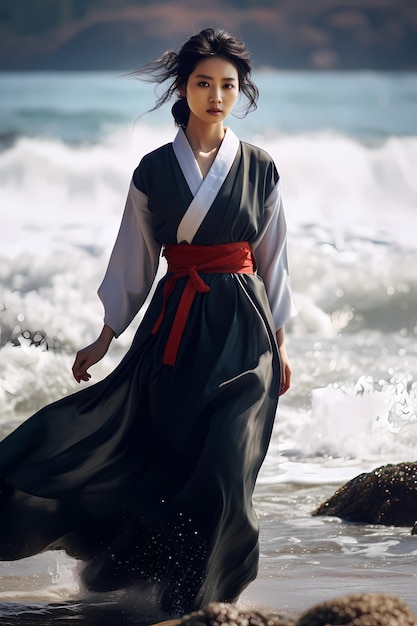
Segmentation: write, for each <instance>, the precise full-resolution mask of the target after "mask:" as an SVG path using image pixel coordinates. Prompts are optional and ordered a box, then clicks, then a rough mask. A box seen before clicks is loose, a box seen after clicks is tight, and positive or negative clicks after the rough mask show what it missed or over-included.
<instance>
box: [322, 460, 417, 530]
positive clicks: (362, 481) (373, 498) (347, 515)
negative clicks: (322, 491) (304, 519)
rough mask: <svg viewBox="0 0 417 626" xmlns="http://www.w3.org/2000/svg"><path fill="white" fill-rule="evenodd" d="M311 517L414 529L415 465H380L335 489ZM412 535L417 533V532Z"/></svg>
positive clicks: (416, 502)
mask: <svg viewBox="0 0 417 626" xmlns="http://www.w3.org/2000/svg"><path fill="white" fill-rule="evenodd" d="M312 515H334V516H336V517H341V518H342V519H345V520H347V521H350V522H364V523H369V524H385V525H387V526H389V525H393V526H410V527H413V526H414V523H415V522H416V520H417V463H414V462H409V463H398V464H397V465H383V466H382V467H378V468H377V469H375V470H373V471H372V472H369V473H365V474H360V475H359V476H356V477H355V478H353V479H352V480H350V481H349V482H348V483H346V484H345V485H343V487H341V488H340V489H338V490H337V491H336V492H335V493H334V494H333V495H332V496H331V498H329V499H328V500H326V502H323V503H322V504H321V505H320V506H319V507H318V508H317V509H316V510H315V511H313V513H312ZM414 532H415V533H417V529H416V530H415V531H414Z"/></svg>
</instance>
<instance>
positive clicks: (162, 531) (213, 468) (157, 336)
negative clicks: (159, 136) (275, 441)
mask: <svg viewBox="0 0 417 626" xmlns="http://www.w3.org/2000/svg"><path fill="white" fill-rule="evenodd" d="M240 241H246V242H249V243H250V246H251V248H252V250H253V254H254V256H255V258H256V263H257V271H256V272H255V273H253V274H249V273H248V274H246V273H242V274H239V273H236V274H234V273H207V274H205V275H202V278H203V280H204V282H205V284H206V285H207V286H208V288H209V291H206V292H205V293H197V294H196V296H195V299H194V301H193V303H192V306H191V308H190V312H189V315H188V318H187V321H186V324H185V328H184V332H183V335H182V338H181V342H180V345H179V347H178V353H177V357H176V361H175V365H167V364H165V363H164V362H163V354H164V347H165V344H166V342H167V337H168V334H169V329H170V327H171V326H172V322H173V319H174V316H175V312H176V309H177V307H178V303H179V300H180V298H181V293H182V291H183V290H184V285H185V283H186V281H187V277H182V278H178V280H177V281H176V282H175V286H174V289H173V291H172V293H171V295H170V297H169V299H168V300H167V301H166V302H165V303H164V296H163V288H164V284H165V282H166V280H167V279H168V278H169V273H168V274H167V275H166V276H165V277H163V278H162V279H161V280H160V282H159V284H158V285H157V287H156V290H155V292H154V295H153V297H152V299H151V301H150V304H149V306H148V307H147V310H146V312H145V315H144V317H143V320H142V322H141V323H140V325H139V328H138V330H137V333H136V335H135V337H134V340H133V342H132V345H131V347H130V349H129V351H128V352H127V353H126V355H125V357H124V358H123V359H122V361H121V362H120V364H119V365H118V366H117V367H116V369H115V370H114V371H113V372H112V373H111V374H110V375H109V376H107V377H106V378H105V379H104V380H102V381H100V382H98V383H96V384H95V385H92V386H90V387H87V388H85V389H83V390H81V391H79V392H77V393H75V394H72V395H70V396H68V397H66V398H63V399H62V400H59V401H58V402H55V403H53V404H51V405H48V406H46V407H44V408H43V409H41V410H40V411H39V412H38V413H36V414H35V415H34V416H32V417H31V418H30V419H29V420H27V421H26V422H24V423H23V424H22V425H21V426H20V427H19V428H17V429H16V430H15V431H14V432H13V433H12V434H10V435H9V436H8V437H7V438H6V439H5V440H4V441H3V442H2V443H1V444H0V477H1V483H0V486H1V493H0V503H1V512H2V514H1V516H0V558H1V559H3V560H12V559H19V558H22V557H26V556H29V555H32V554H35V553H38V552H41V551H45V550H51V549H64V550H66V552H67V553H68V554H70V555H73V556H75V557H77V558H79V559H82V560H83V561H85V567H84V570H83V572H82V580H83V582H84V584H85V586H86V587H87V588H88V589H90V590H93V591H100V592H103V591H110V590H115V589H120V588H124V587H127V586H129V585H134V584H139V585H140V586H141V589H145V588H148V587H152V589H153V590H154V593H155V594H156V598H157V600H156V601H157V605H158V607H159V608H160V609H161V610H162V611H164V612H165V613H167V614H169V615H178V614H181V613H183V612H186V611H190V610H194V609H197V608H200V607H202V606H204V605H205V604H207V603H208V602H210V601H226V602H228V601H235V600H236V599H237V597H238V596H239V594H240V593H241V591H242V590H243V589H244V588H245V587H246V586H247V585H248V584H249V582H250V581H252V580H253V579H254V578H255V577H256V573H257V567H258V552H259V545H258V532H259V529H258V521H257V517H256V514H255V512H254V510H253V506H252V494H253V489H254V485H255V480H256V477H257V474H258V472H259V469H260V467H261V464H262V462H263V460H264V457H265V454H266V451H267V448H268V444H269V440H270V436H271V431H272V427H273V423H274V418H275V412H276V408H277V402H278V395H279V389H280V361H279V354H278V350H277V345H276V340H275V330H276V329H277V328H280V327H281V326H283V325H284V324H285V323H286V321H287V320H288V319H289V318H290V317H291V316H292V315H293V314H294V305H293V299H292V295H291V288H290V284H289V278H288V265H287V254H286V226H285V218H284V214H283V209H282V201H281V193H280V180H279V175H278V173H277V170H276V167H275V165H274V163H273V161H272V159H271V157H270V156H269V155H268V154H267V153H265V152H264V151H262V150H260V149H258V148H256V147H254V146H252V145H249V144H247V143H245V142H241V141H239V140H238V139H237V137H236V136H235V135H234V133H233V132H232V131H231V130H230V128H229V129H227V132H226V135H225V138H224V140H223V142H222V144H221V146H220V149H219V151H218V153H217V156H216V158H215V161H214V163H213V165H212V167H211V169H210V171H209V172H208V174H207V175H206V177H205V178H204V179H203V177H202V175H201V172H200V170H199V167H198V165H197V162H196V160H195V158H194V156H193V153H192V150H191V147H190V145H189V144H188V141H187V138H186V136H185V134H184V132H183V130H182V129H180V130H179V131H178V134H177V136H176V137H175V140H174V141H173V142H172V143H169V144H166V145H164V146H162V147H160V148H158V149H157V150H155V151H153V152H151V153H149V154H147V155H146V156H145V157H144V158H143V159H142V160H141V162H140V164H139V166H138V167H137V168H136V170H135V171H134V173H133V177H132V181H131V185H130V189H129V193H128V198H127V202H126V206H125V210H124V214H123V218H122V222H121V226H120V230H119V233H118V236H117V239H116V243H115V246H114V249H113V252H112V254H111V257H110V261H109V265H108V269H107V272H106V274H105V277H104V280H103V282H102V284H101V286H100V288H99V291H98V294H99V297H100V299H101V300H102V302H103V304H104V310H105V317H104V321H105V323H106V324H107V325H108V326H109V327H110V328H112V329H113V331H114V333H115V335H116V336H118V335H120V333H122V332H123V330H124V329H125V328H126V327H127V326H128V325H129V323H130V322H131V321H132V320H133V318H134V317H135V315H136V314H137V313H138V311H139V310H140V308H141V307H142V305H143V304H144V302H145V299H146V297H147V295H148V293H149V290H150V288H151V286H152V283H153V281H154V278H155V275H156V272H157V268H158V263H159V260H160V254H161V250H163V249H164V246H167V245H172V244H179V245H183V246H187V245H188V244H193V245H199V246H214V245H218V244H227V243H232V242H240ZM163 307H165V312H164V318H163V321H162V323H161V325H160V327H159V329H158V331H157V332H153V328H154V325H155V321H156V319H157V318H158V316H160V313H161V310H162V308H163Z"/></svg>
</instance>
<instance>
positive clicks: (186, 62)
mask: <svg viewBox="0 0 417 626" xmlns="http://www.w3.org/2000/svg"><path fill="white" fill-rule="evenodd" d="M213 56H216V57H222V58H223V59H226V60H227V61H230V62H231V63H233V65H234V66H235V67H236V70H237V73H238V77H239V90H240V91H241V92H242V93H243V94H244V95H245V96H246V98H247V99H248V101H249V102H248V103H247V105H246V106H245V108H244V114H243V116H245V115H247V113H249V111H252V110H254V109H256V101H257V99H258V96H259V92H258V88H257V87H256V85H255V83H253V82H252V80H251V77H250V75H251V69H252V64H251V62H250V53H249V51H248V49H247V48H246V46H245V44H244V43H243V41H241V40H240V39H238V38H237V37H234V36H233V35H230V34H229V33H227V32H226V31H224V30H217V31H215V30H213V29H212V28H206V29H205V30H202V31H201V32H200V33H198V34H197V35H194V36H193V37H190V39H188V41H186V42H185V43H184V44H183V46H182V47H181V49H180V51H179V52H178V53H177V52H175V51H174V50H167V51H166V52H164V54H163V55H162V56H161V57H159V58H158V59H156V61H152V62H151V63H149V64H148V65H145V66H144V67H143V68H142V69H140V70H138V71H137V72H134V75H135V76H137V77H138V78H141V79H142V80H145V81H147V82H151V83H157V84H159V85H161V84H162V83H164V82H165V81H166V80H169V79H171V84H170V85H169V87H168V89H166V90H165V91H164V93H163V94H162V95H161V96H159V97H158V99H157V101H156V104H155V106H154V107H153V108H152V109H151V111H154V110H155V109H159V107H161V106H162V105H163V104H165V103H166V102H168V100H170V99H171V98H172V96H173V95H174V94H175V93H176V92H178V90H179V89H180V88H181V87H185V85H186V84H187V81H188V78H189V76H190V74H192V72H193V71H194V69H195V67H196V66H197V64H198V63H199V62H200V61H203V60H204V59H207V58H210V57H213ZM171 112H172V115H173V116H174V119H175V123H176V124H177V125H178V126H182V127H185V126H187V123H188V118H189V115H190V109H189V108H188V104H187V99H186V98H185V97H182V96H181V97H179V99H178V100H177V101H176V102H175V103H174V105H173V107H172V109H171Z"/></svg>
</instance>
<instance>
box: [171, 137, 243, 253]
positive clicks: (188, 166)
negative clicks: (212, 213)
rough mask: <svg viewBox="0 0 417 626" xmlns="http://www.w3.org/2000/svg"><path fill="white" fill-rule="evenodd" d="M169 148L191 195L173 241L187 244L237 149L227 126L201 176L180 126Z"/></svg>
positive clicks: (237, 142) (230, 164) (236, 139)
mask: <svg viewBox="0 0 417 626" xmlns="http://www.w3.org/2000/svg"><path fill="white" fill-rule="evenodd" d="M172 147H173V149H174V153H175V156H176V158H177V160H178V163H179V165H180V167H181V170H182V173H183V174H184V178H185V180H186V181H187V185H188V186H189V188H190V191H191V193H192V195H193V196H194V199H193V201H192V202H191V204H190V206H189V207H188V209H187V211H186V212H185V214H184V216H183V218H182V220H181V222H180V224H179V226H178V232H177V241H178V242H179V243H181V242H183V241H187V242H188V243H191V241H192V239H193V237H194V235H195V233H196V232H197V230H198V228H199V226H200V225H201V223H202V221H203V219H204V217H205V216H206V215H207V213H208V211H209V209H210V207H211V205H212V204H213V202H214V200H215V198H216V196H217V194H218V193H219V191H220V188H221V186H222V185H223V183H224V181H225V179H226V176H227V175H228V173H229V172H230V168H231V167H232V164H233V161H234V160H235V158H236V154H237V151H238V148H239V139H238V138H237V137H236V135H235V134H234V132H233V131H232V130H231V129H230V128H228V129H227V130H226V133H225V136H224V139H223V141H222V143H221V145H220V148H219V151H218V152H217V155H216V158H215V159H214V161H213V164H212V166H211V168H210V169H209V171H208V172H207V175H206V176H205V178H203V175H202V174H201V171H200V168H199V167H198V164H197V161H196V158H195V156H194V153H193V151H192V148H191V146H190V144H189V142H188V139H187V137H186V136H185V133H184V131H183V130H182V128H180V129H179V131H178V133H177V135H176V137H175V139H174V141H173V144H172Z"/></svg>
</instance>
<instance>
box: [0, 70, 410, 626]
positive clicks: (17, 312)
mask: <svg viewBox="0 0 417 626" xmlns="http://www.w3.org/2000/svg"><path fill="white" fill-rule="evenodd" d="M255 80H256V82H257V83H258V85H259V88H260V92H261V100H260V103H259V110H258V111H257V112H254V113H252V114H250V115H249V116H248V117H247V118H245V119H235V118H233V117H232V118H230V120H229V121H228V123H229V125H230V127H231V128H233V130H234V132H236V134H238V136H239V137H240V138H241V139H244V140H246V141H249V142H253V143H255V144H256V145H259V146H261V147H262V148H264V149H265V150H267V151H268V152H269V153H270V154H271V155H272V156H273V157H274V160H275V161H276V163H277V167H278V170H279V172H280V175H281V178H282V188H283V196H284V207H285V213H286V219H287V224H288V242H289V262H290V272H291V281H292V285H293V289H294V294H295V301H296V305H297V309H298V316H297V317H296V318H294V320H293V321H292V322H291V323H290V325H289V326H288V329H287V347H288V352H289V354H290V357H291V361H292V367H293V386H292V388H291V390H290V392H289V393H288V394H287V395H286V396H284V397H283V398H282V399H281V400H280V403H279V407H278V411H277V417H276V422H275V427H274V432H273V437H272V441H271V445H270V449H269V452H268V455H267V458H266V461H265V463H264V466H263V468H262V470H261V473H260V476H259V479H258V483H257V487H256V490H255V498H254V505H255V509H256V511H257V514H258V517H259V521H260V528H261V559H260V570H259V575H258V578H257V580H256V581H255V582H254V583H253V584H252V585H250V586H249V587H248V589H247V590H246V591H245V592H244V593H243V595H242V597H241V599H240V602H241V603H242V604H243V605H251V606H260V607H268V608H271V609H274V610H287V611H289V612H290V613H293V614H298V613H299V612H300V611H303V610H305V609H306V608H308V607H310V606H312V605H313V604H315V603H316V602H318V601H320V600H324V599H328V598H331V597H336V596H339V595H343V594H345V593H350V592H355V591H383V592H389V593H395V594H397V595H399V596H400V597H402V598H403V599H404V600H405V601H406V602H407V603H408V604H409V605H410V606H411V607H412V608H413V609H414V611H415V612H417V600H416V597H415V582H416V568H415V562H414V557H415V556H416V554H417V539H416V537H415V536H412V535H411V528H399V527H389V526H387V527H385V526H378V525H369V524H349V523H345V522H343V521H341V520H340V519H338V518H326V517H320V518H318V517H312V516H311V512H312V511H313V510H314V509H315V508H316V507H317V506H318V505H319V504H320V503H321V502H322V501H324V500H325V499H326V498H327V497H329V496H330V495H331V494H332V493H333V492H334V491H335V490H336V489H337V488H338V487H339V486H340V485H342V484H343V483H344V482H346V481H347V480H350V479H351V478H353V477H354V476H357V475H358V474H360V473H361V472H364V471H369V470H371V469H373V468H376V467H378V466H381V465H384V464H386V463H395V462H400V461H411V460H415V441H416V432H417V346H416V340H415V339H416V332H417V318H416V313H415V311H416V305H417V272H416V267H417V244H416V241H415V234H414V230H415V229H414V223H415V211H416V197H417V181H416V177H415V172H414V169H415V167H414V164H415V162H416V159H417V119H416V116H415V107H416V103H417V78H416V75H415V74H401V73H371V72H345V73H342V72H323V73H314V72H274V71H265V72H260V73H259V75H255ZM0 88H1V91H2V94H4V95H3V96H2V99H1V101H0V180H1V185H0V207H1V209H0V210H1V215H2V228H1V229H0V276H1V280H0V329H1V335H0V345H1V349H0V434H1V436H4V435H5V434H7V433H8V432H10V431H11V430H12V429H13V428H14V427H15V426H17V425H18V424H19V423H20V422H21V421H22V420H24V419H26V418H27V417H29V416H30V415H31V414H33V413H34V412H35V411H36V410H38V409H39V408H40V407H41V406H43V405H44V404H46V403H48V402H52V401H54V400H56V399H58V398H60V397H62V396H63V395H65V394H67V393H72V392H74V391H76V390H77V389H78V387H77V385H76V383H75V382H74V381H73V380H72V378H71V365H72V362H73V357H74V353H75V352H76V351H77V350H78V349H79V348H80V347H82V346H84V345H87V344H88V343H89V342H91V341H92V340H93V339H94V337H95V336H96V334H97V332H98V330H99V329H100V327H101V323H102V308H101V305H100V302H99V300H98V298H97V295H96V291H97V288H98V285H99V284H100V282H101V279H102V277H103V275H104V271H105V268H106V264H107V260H108V257H109V254H110V251H111V248H112V245H113V242H114V239H115V236H116V233H117V229H118V226H119V223H120V218H121V214H122V211H123V206H124V201H125V197H126V193H127V189H128V185H129V180H130V177H131V175H132V171H133V169H134V168H135V166H136V164H137V163H138V161H139V159H140V158H141V156H142V155H143V154H145V153H146V152H148V151H149V150H151V149H153V148H155V147H157V146H158V145H161V144H162V143H165V142H168V141H171V140H172V138H173V137H174V135H175V132H176V131H175V128H174V125H173V124H172V123H171V121H170V113H169V108H168V107H167V108H166V109H164V110H161V111H158V112H155V113H152V114H146V115H143V113H145V111H147V110H148V109H149V108H150V107H151V106H152V103H153V97H154V96H153V92H152V88H149V85H142V84H141V83H138V82H137V81H133V80H130V79H127V78H121V77H118V76H115V75H112V74H111V73H100V72H94V73H84V74H81V73H70V72H69V73H67V74H65V75H62V74H53V73H19V74H13V73H7V74H0ZM161 272H163V268H161ZM140 317H141V314H139V316H138V319H136V320H135V321H134V323H133V324H132V327H131V328H129V329H128V330H127V331H126V332H125V333H124V334H123V335H122V336H121V337H120V338H119V339H118V340H117V341H116V342H113V345H112V347H111V349H110V351H109V353H108V355H107V356H106V358H105V359H104V360H103V361H102V362H101V363H100V364H98V365H97V366H95V367H94V368H93V369H92V375H93V379H92V383H91V384H93V383H94V382H95V381H98V380H100V379H102V378H103V377H104V376H106V374H107V373H109V372H110V371H111V370H112V369H113V368H114V366H115V365H116V364H117V363H118V362H119V361H120V359H121V358H122V356H123V354H124V353H125V352H126V350H127V349H128V346H129V344H130V341H131V339H132V337H133V335H134V332H135V328H136V327H137V324H138V323H139V322H140ZM78 566H79V565H78V564H77V563H75V562H74V561H73V560H71V559H70V558H69V557H67V556H66V555H64V554H63V553H61V552H56V553H51V552H50V553H46V554H43V555H39V556H37V557H33V558H30V559H25V560H23V561H18V562H15V563H0V572H1V578H0V623H1V624H12V625H14V626H23V625H26V624H34V623H39V624H42V625H43V626H47V625H49V624H55V623H61V622H63V623H65V622H66V621H68V622H69V623H71V624H77V623H80V624H83V625H90V624H91V625H92V624H100V625H101V626H106V625H107V624H109V625H110V624H111V626H113V625H114V626H116V625H119V624H142V623H151V622H152V621H158V619H159V617H160V616H158V615H154V614H152V612H151V613H149V611H148V609H149V606H146V605H147V603H146V598H145V600H144V599H142V600H141V594H140V593H139V591H138V590H134V589H132V590H127V591H122V592H118V593H113V594H103V595H100V596H97V595H94V596H88V595H86V594H85V593H84V592H83V591H82V590H81V589H80V588H79V584H78V578H77V575H76V570H77V567H78ZM144 605H145V606H144Z"/></svg>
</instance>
